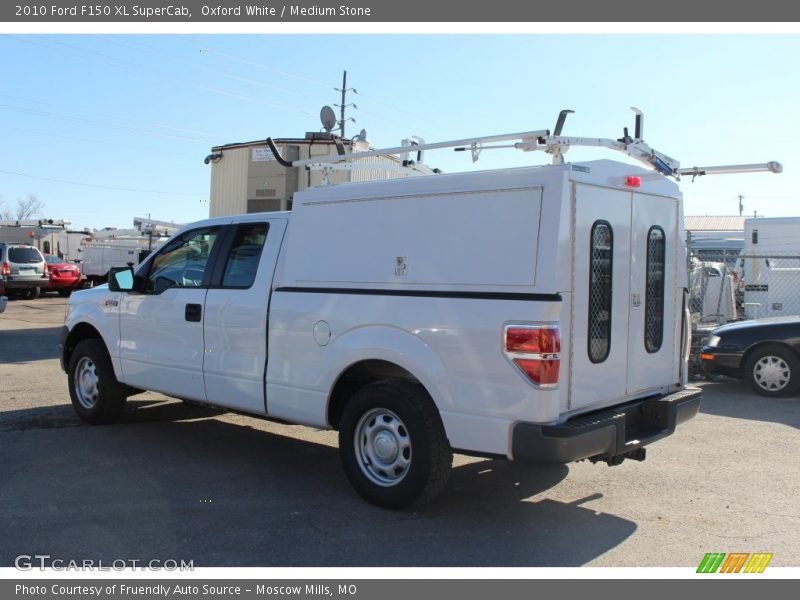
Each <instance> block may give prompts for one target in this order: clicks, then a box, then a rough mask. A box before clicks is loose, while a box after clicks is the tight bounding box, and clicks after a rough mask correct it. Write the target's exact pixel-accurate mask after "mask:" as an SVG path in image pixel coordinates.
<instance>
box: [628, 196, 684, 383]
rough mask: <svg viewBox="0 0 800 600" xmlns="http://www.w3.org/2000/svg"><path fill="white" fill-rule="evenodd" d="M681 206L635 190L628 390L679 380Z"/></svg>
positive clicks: (631, 250) (676, 201) (673, 199)
mask: <svg viewBox="0 0 800 600" xmlns="http://www.w3.org/2000/svg"><path fill="white" fill-rule="evenodd" d="M678 209H679V207H678V200H677V199H676V198H665V197H662V196H648V195H645V194H636V193H634V194H633V210H632V226H631V247H630V255H631V290H630V298H631V308H630V311H631V312H630V320H629V325H628V327H629V332H630V333H629V336H628V340H629V341H628V379H627V388H628V389H627V391H628V394H639V393H640V392H644V391H647V390H649V389H652V390H654V391H655V390H658V389H659V388H662V387H664V386H667V385H669V384H674V383H676V382H675V381H673V379H674V375H673V369H674V366H675V360H676V357H677V356H678V349H677V347H676V345H675V344H676V340H675V318H676V315H678V312H677V310H678V308H679V307H677V306H676V297H677V291H676V288H677V269H678V267H679V265H678V264H677V257H678V252H676V250H677V249H676V247H675V244H679V243H683V236H682V235H678ZM683 268H685V266H684V267H683Z"/></svg>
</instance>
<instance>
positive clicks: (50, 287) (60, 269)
mask: <svg viewBox="0 0 800 600" xmlns="http://www.w3.org/2000/svg"><path fill="white" fill-rule="evenodd" d="M44 260H45V262H47V267H48V271H49V273H50V281H49V282H48V283H47V285H46V286H45V288H44V290H42V291H43V292H58V295H59V296H62V297H64V298H66V297H67V296H69V295H70V294H71V293H72V291H73V290H77V289H78V288H80V287H81V285H82V283H83V275H82V274H81V269H80V267H79V266H78V265H76V264H73V263H70V262H67V261H65V260H64V259H63V258H59V257H58V256H53V255H52V254H45V255H44Z"/></svg>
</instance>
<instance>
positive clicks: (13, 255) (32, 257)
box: [8, 246, 42, 264]
mask: <svg viewBox="0 0 800 600" xmlns="http://www.w3.org/2000/svg"><path fill="white" fill-rule="evenodd" d="M8 261H9V262H12V263H17V264H19V263H22V264H26V263H27V264H30V263H40V262H42V255H41V254H39V251H38V250H37V249H36V248H31V247H29V246H18V247H16V248H9V249H8Z"/></svg>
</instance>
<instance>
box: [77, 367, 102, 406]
mask: <svg viewBox="0 0 800 600" xmlns="http://www.w3.org/2000/svg"><path fill="white" fill-rule="evenodd" d="M99 382H100V379H99V378H98V376H97V367H95V364H94V361H93V360H92V359H91V358H89V357H87V356H84V357H83V358H81V359H80V360H79V361H78V365H77V366H76V367H75V377H74V379H73V383H74V384H75V395H76V396H77V397H78V403H79V404H80V405H81V406H82V407H83V408H85V409H87V410H92V409H93V408H94V407H95V406H96V405H97V398H98V396H99V395H100V390H99V389H98V384H99Z"/></svg>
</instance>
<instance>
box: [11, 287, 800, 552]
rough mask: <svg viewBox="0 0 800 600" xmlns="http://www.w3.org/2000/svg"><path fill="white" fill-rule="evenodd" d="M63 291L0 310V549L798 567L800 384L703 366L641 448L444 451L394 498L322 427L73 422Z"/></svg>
mask: <svg viewBox="0 0 800 600" xmlns="http://www.w3.org/2000/svg"><path fill="white" fill-rule="evenodd" d="M65 308H66V300H64V299H61V298H56V297H47V298H41V299H38V300H12V301H10V302H9V306H8V309H7V311H6V312H5V313H4V314H2V315H0V381H2V388H3V389H2V392H1V393H0V397H1V398H2V401H0V450H1V451H0V456H2V463H0V498H1V499H2V501H0V540H2V543H0V566H11V565H12V564H13V561H14V558H15V557H16V556H17V555H20V554H31V555H32V554H50V555H51V556H53V557H58V558H62V559H66V560H69V559H84V558H86V559H89V558H91V559H95V560H98V559H102V560H104V561H108V562H110V561H112V560H114V559H119V558H125V559H133V558H135V559H140V560H150V559H161V560H164V559H168V558H170V559H178V560H180V559H183V560H194V563H195V566H339V565H346V566H471V565H475V566H581V565H590V566H696V565H697V564H698V563H699V562H700V560H701V559H702V557H703V555H704V554H705V553H706V552H736V551H744V552H756V551H759V552H772V553H774V558H773V561H772V563H771V564H772V566H800V536H798V535H797V532H798V531H800V508H798V498H800V470H799V469H798V468H797V457H798V456H800V435H798V427H800V398H793V399H786V400H767V399H763V398H760V397H757V396H755V395H754V394H751V393H750V392H749V391H748V390H747V389H745V388H744V387H743V386H741V385H739V384H737V383H733V382H731V383H707V384H705V385H703V387H704V389H705V397H704V401H703V406H702V408H701V413H700V414H699V415H698V417H697V418H696V419H695V420H694V421H691V422H689V423H687V424H685V425H684V426H683V427H681V428H679V430H678V432H677V433H676V434H675V435H674V436H672V437H670V438H668V439H666V440H664V441H662V442H660V443H658V444H656V445H654V446H652V447H650V448H649V449H648V454H649V456H648V459H647V461H646V462H644V463H636V462H632V461H627V462H626V463H625V464H623V465H622V466H619V467H615V468H608V467H606V466H605V465H592V464H590V463H577V464H573V465H569V466H564V467H548V468H543V467H531V466H525V465H516V464H510V463H506V462H503V461H491V460H484V459H476V458H468V457H463V456H457V457H456V462H455V467H454V470H453V474H452V477H451V479H450V483H449V485H448V487H447V488H446V490H445V492H444V493H443V494H442V495H441V496H440V497H439V498H438V499H437V500H436V501H435V502H434V503H432V504H430V505H427V506H425V507H423V508H421V509H418V510H416V511H405V512H399V513H395V512H388V511H384V510H381V509H378V508H375V507H372V506H370V505H368V504H366V503H364V502H363V501H362V500H361V499H360V498H359V497H358V496H357V495H356V494H355V492H354V491H352V490H351V488H350V486H349V484H348V483H347V481H346V479H345V477H344V474H343V472H342V470H341V468H340V466H339V459H338V454H337V450H336V436H335V433H332V432H326V431H317V430H313V429H308V428H304V427H299V426H285V425H277V424H274V423H269V422H266V421H260V420H257V419H251V418H247V417H243V416H238V415H232V414H226V413H221V412H216V411H212V410H207V409H200V408H188V407H185V406H184V405H183V404H182V403H181V402H176V401H172V400H168V399H166V398H164V397H163V396H160V395H157V394H149V393H148V394H143V395H141V396H137V397H135V398H134V399H132V400H131V401H130V402H129V409H128V411H127V413H126V415H125V418H124V421H123V422H122V423H120V424H118V425H113V426H98V427H91V426H88V425H84V424H83V423H82V422H80V421H79V420H78V419H77V417H76V416H75V415H74V413H73V411H72V408H71V406H70V403H69V396H68V394H67V387H66V376H65V375H64V373H63V372H62V371H61V370H60V367H59V364H58V358H57V350H56V344H57V339H58V332H59V329H60V327H61V325H62V323H63V317H64V312H65Z"/></svg>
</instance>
